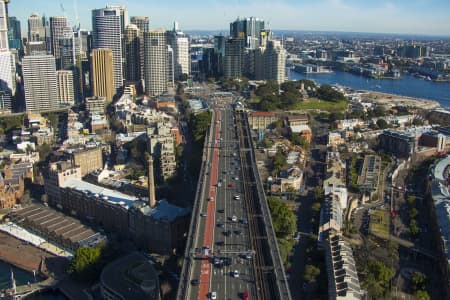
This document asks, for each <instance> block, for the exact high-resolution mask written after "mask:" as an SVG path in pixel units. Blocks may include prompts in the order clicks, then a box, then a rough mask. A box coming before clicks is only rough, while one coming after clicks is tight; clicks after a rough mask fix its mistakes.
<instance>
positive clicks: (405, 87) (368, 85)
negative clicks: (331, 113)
mask: <svg viewBox="0 0 450 300" xmlns="http://www.w3.org/2000/svg"><path fill="white" fill-rule="evenodd" d="M289 79H291V80H300V79H310V80H314V81H316V82H318V83H324V84H339V85H343V86H347V87H350V88H353V89H356V90H369V91H375V92H382V93H388V94H396V95H401V96H407V97H413V98H420V99H429V100H434V101H436V102H438V103H440V104H441V106H442V107H446V108H447V107H450V83H449V82H434V81H427V80H424V79H421V78H417V77H414V76H411V75H408V74H402V77H401V79H396V80H392V79H372V78H368V77H365V76H358V75H355V74H352V73H348V72H342V71H336V72H334V73H325V74H301V73H297V72H294V71H293V70H290V73H289Z"/></svg>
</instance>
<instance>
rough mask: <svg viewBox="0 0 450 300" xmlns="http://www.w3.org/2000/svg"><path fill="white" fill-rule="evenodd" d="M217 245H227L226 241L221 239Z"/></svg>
mask: <svg viewBox="0 0 450 300" xmlns="http://www.w3.org/2000/svg"><path fill="white" fill-rule="evenodd" d="M216 245H217V246H223V245H225V242H224V241H219V242H216Z"/></svg>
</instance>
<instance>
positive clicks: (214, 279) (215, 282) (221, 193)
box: [211, 114, 228, 299]
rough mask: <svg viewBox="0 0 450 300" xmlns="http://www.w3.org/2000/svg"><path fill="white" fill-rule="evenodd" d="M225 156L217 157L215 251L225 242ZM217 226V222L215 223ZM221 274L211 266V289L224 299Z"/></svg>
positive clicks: (223, 144) (223, 281)
mask: <svg viewBox="0 0 450 300" xmlns="http://www.w3.org/2000/svg"><path fill="white" fill-rule="evenodd" d="M226 120H227V118H226V114H224V117H223V123H222V127H223V128H226ZM222 134H223V136H222V138H223V141H222V142H221V150H220V153H223V150H225V149H226V148H227V144H226V141H227V136H228V132H226V130H225V131H222ZM226 163H227V161H226V157H224V156H223V155H220V157H219V170H218V171H219V172H220V179H221V186H219V187H218V188H217V199H216V203H217V205H216V206H217V209H219V207H220V209H223V213H218V211H217V209H216V211H215V212H214V213H215V214H216V218H217V220H220V222H219V221H218V222H217V223H220V224H222V226H223V227H218V228H217V230H216V231H215V234H214V243H215V244H216V246H215V247H216V248H215V250H216V252H217V251H220V250H221V248H222V247H221V246H219V245H218V244H217V243H218V242H222V241H223V243H224V244H225V243H226V236H221V234H222V231H223V229H225V227H226V224H225V218H226V209H225V207H226V205H224V204H225V201H226V199H227V190H226V185H227V180H226V176H225V175H224V174H223V170H224V169H225V167H226ZM216 226H217V224H216ZM222 276H223V275H222V274H221V273H220V272H218V271H217V268H216V267H215V266H213V271H212V276H211V290H212V291H215V292H216V293H217V296H218V298H219V299H225V297H226V294H227V283H226V278H225V280H223V278H222Z"/></svg>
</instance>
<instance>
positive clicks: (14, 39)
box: [8, 17, 22, 49]
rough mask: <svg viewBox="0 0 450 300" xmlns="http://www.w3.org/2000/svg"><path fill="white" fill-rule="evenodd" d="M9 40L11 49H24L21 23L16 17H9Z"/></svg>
mask: <svg viewBox="0 0 450 300" xmlns="http://www.w3.org/2000/svg"><path fill="white" fill-rule="evenodd" d="M8 40H9V48H12V49H21V48H22V30H21V28H20V21H19V20H18V19H17V18H16V17H9V27H8Z"/></svg>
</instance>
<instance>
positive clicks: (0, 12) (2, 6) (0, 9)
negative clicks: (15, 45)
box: [0, 0, 9, 51]
mask: <svg viewBox="0 0 450 300" xmlns="http://www.w3.org/2000/svg"><path fill="white" fill-rule="evenodd" d="M8 50H9V46H8V15H7V14H6V3H5V1H4V0H0V51H8Z"/></svg>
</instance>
